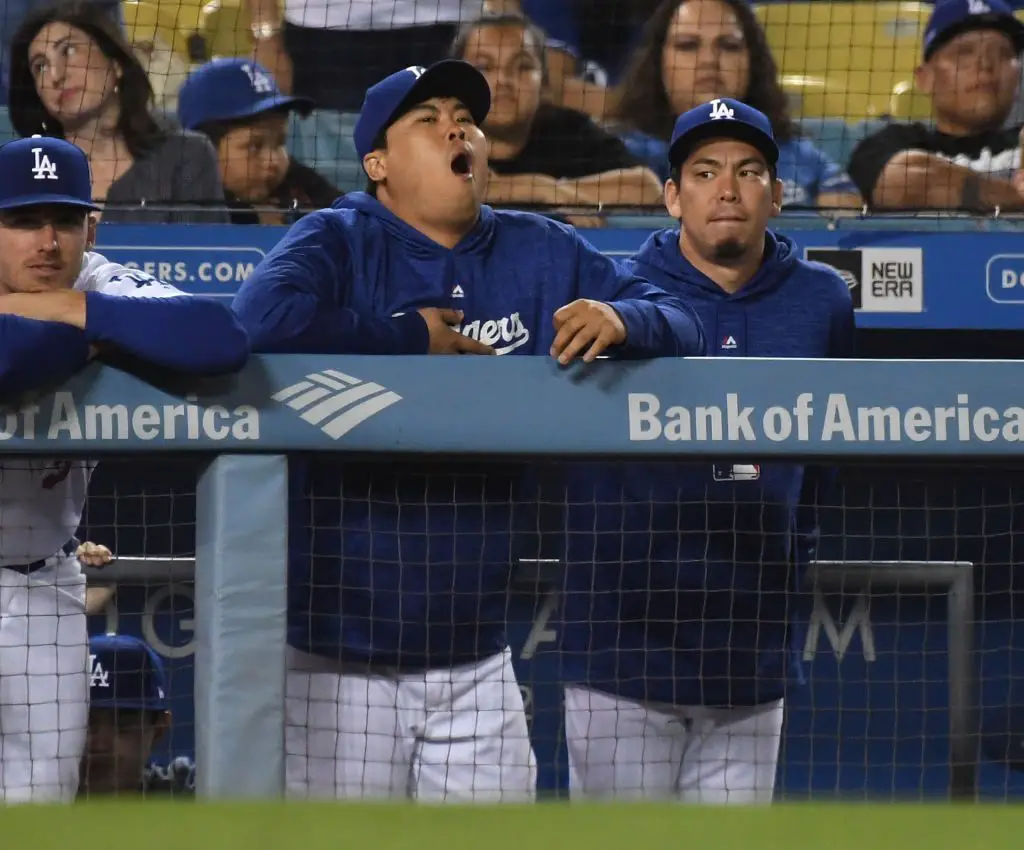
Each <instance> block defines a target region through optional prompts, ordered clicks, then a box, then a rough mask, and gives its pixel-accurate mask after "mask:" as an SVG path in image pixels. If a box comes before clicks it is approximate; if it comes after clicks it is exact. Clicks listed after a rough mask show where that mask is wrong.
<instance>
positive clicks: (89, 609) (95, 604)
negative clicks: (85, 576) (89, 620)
mask: <svg viewBox="0 0 1024 850" xmlns="http://www.w3.org/2000/svg"><path fill="white" fill-rule="evenodd" d="M113 598H114V585H112V584H98V585H97V584H90V585H89V586H88V587H87V588H86V589H85V613H86V616H88V617H93V616H95V615H96V614H102V613H103V609H104V608H106V607H107V603H108V602H110V600H111V599H113Z"/></svg>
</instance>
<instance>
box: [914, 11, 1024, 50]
mask: <svg viewBox="0 0 1024 850" xmlns="http://www.w3.org/2000/svg"><path fill="white" fill-rule="evenodd" d="M979 27H992V28H994V29H1000V30H1002V31H1003V32H1005V33H1006V34H1007V35H1009V36H1010V38H1012V39H1013V41H1014V43H1015V44H1016V45H1017V49H1018V50H1020V49H1021V48H1024V24H1022V23H1021V22H1020V21H1018V20H1017V19H1016V18H1015V17H1014V16H1013V6H1012V4H1010V3H1006V2H1004V1H1003V0H938V2H937V3H935V7H934V8H933V9H932V14H931V17H929V18H928V23H927V24H926V25H925V28H924V40H923V44H922V50H923V52H924V57H925V59H927V58H928V57H929V56H930V55H931V53H932V51H934V50H935V48H936V47H937V46H938V45H939V44H941V43H942V42H943V41H945V40H947V38H949V37H951V36H953V35H955V34H956V33H958V32H963V31H964V30H968V29H976V28H979Z"/></svg>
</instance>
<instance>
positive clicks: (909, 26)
mask: <svg viewBox="0 0 1024 850" xmlns="http://www.w3.org/2000/svg"><path fill="white" fill-rule="evenodd" d="M755 8H756V13H757V17H758V20H760V21H761V24H762V25H763V26H764V28H765V33H766V34H767V37H768V44H769V46H770V47H771V49H772V53H773V54H774V56H775V59H776V61H777V62H778V64H779V72H780V74H781V76H782V78H783V80H784V81H785V79H786V78H805V79H806V78H810V79H814V80H820V81H822V82H823V85H822V87H821V89H820V94H819V91H818V90H817V89H812V91H810V92H807V91H805V92H804V94H803V96H802V98H801V103H802V106H803V109H804V111H803V112H802V113H801V115H802V116H803V117H820V118H843V119H845V120H847V121H851V122H855V121H859V120H861V119H864V118H876V117H881V116H884V115H887V114H888V112H889V109H890V105H891V104H890V101H891V99H892V93H893V91H895V90H896V88H897V87H898V86H899V85H901V84H902V85H906V84H909V83H911V81H912V80H913V74H914V68H915V67H916V66H917V64H918V62H919V60H920V45H921V37H922V33H923V32H924V27H925V24H926V22H927V20H928V15H929V14H930V12H931V4H929V3H916V2H904V3H899V2H883V0H855V2H826V0H809V2H788V3H785V2H783V3H768V4H759V5H757V6H756V7H755Z"/></svg>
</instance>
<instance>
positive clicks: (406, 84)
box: [354, 59, 491, 159]
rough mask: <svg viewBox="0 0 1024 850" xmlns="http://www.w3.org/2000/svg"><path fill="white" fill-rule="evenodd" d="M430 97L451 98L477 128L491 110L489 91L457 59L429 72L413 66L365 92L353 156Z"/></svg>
mask: <svg viewBox="0 0 1024 850" xmlns="http://www.w3.org/2000/svg"><path fill="white" fill-rule="evenodd" d="M432 97H454V98H458V99H459V100H460V101H462V103H464V104H465V105H466V108H467V109H468V110H469V111H470V113H471V114H472V116H473V120H474V121H476V123H477V124H482V123H483V121H484V119H485V118H486V117H487V113H488V112H489V111H490V109H491V89H490V86H488V85H487V80H486V79H484V75H483V74H481V73H480V72H479V71H478V70H477V69H476V68H474V67H473V66H472V65H470V64H469V63H468V62H464V61H463V60H461V59H444V60H442V61H440V62H436V63H435V64H433V65H431V66H430V67H429V68H423V67H421V66H419V65H414V66H412V67H410V68H405V69H404V70H402V71H396V72H395V73H394V74H392V75H391V76H390V77H385V78H384V79H383V80H381V81H380V82H379V83H377V84H376V85H374V86H371V87H370V88H368V89H367V90H366V97H365V98H364V99H363V108H362V109H361V110H360V111H359V120H358V121H356V128H355V133H354V140H355V143H356V153H357V154H359V159H362V158H363V157H364V156H366V155H367V154H368V153H369V152H370V151H372V150H373V143H374V141H375V140H376V139H377V137H378V136H380V134H381V133H383V132H384V131H386V130H387V129H388V127H390V126H391V125H392V124H394V123H395V121H397V120H398V119H399V118H401V117H402V115H404V114H405V113H406V112H407V111H408V110H409V108H410V107H413V106H415V105H416V104H417V103H423V101H425V100H429V99H430V98H432Z"/></svg>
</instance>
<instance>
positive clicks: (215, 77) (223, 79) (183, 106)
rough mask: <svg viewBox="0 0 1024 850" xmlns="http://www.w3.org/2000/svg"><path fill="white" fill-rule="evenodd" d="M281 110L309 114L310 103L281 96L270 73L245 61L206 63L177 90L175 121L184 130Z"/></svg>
mask: <svg viewBox="0 0 1024 850" xmlns="http://www.w3.org/2000/svg"><path fill="white" fill-rule="evenodd" d="M284 107H288V108H289V109H294V110H297V111H299V112H303V113H305V114H309V112H310V111H312V109H313V101H311V100H309V99H308V98H305V97H290V96H289V95H285V94H282V93H281V91H280V89H278V87H277V82H276V80H275V79H274V76H273V74H271V73H270V71H268V70H267V69H266V68H264V67H263V66H262V65H259V64H258V63H256V62H252V61H249V60H246V59H236V58H222V59H214V60H213V61H212V62H207V63H206V64H205V65H201V66H200V67H199V68H197V69H196V70H195V71H193V72H192V73H191V74H189V77H188V79H187V80H186V81H185V83H184V84H183V85H182V87H181V88H180V89H179V90H178V121H179V122H180V123H181V126H182V127H184V128H185V129H186V130H195V129H196V128H198V127H201V126H202V125H203V124H209V123H210V122H211V121H234V120H236V119H239V118H250V117H252V116H253V115H259V114H260V113H262V112H269V111H270V110H272V109H282V108H284Z"/></svg>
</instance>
